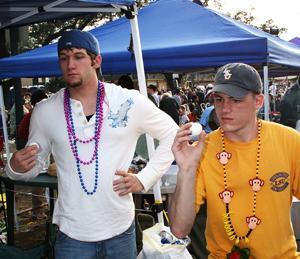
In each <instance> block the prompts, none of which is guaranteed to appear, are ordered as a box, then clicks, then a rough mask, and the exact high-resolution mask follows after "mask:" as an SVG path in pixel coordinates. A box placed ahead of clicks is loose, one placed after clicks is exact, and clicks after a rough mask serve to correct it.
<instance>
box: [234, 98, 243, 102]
mask: <svg viewBox="0 0 300 259" xmlns="http://www.w3.org/2000/svg"><path fill="white" fill-rule="evenodd" d="M241 101H242V100H240V99H233V102H235V103H240V102H241Z"/></svg>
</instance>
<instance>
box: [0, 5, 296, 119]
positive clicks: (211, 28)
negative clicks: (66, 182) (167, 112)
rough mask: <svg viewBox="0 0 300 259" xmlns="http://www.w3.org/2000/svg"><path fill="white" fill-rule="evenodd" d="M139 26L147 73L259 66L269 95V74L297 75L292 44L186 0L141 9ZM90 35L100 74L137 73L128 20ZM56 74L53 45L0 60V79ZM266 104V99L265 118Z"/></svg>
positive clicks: (56, 63)
mask: <svg viewBox="0 0 300 259" xmlns="http://www.w3.org/2000/svg"><path fill="white" fill-rule="evenodd" d="M139 24H140V34H141V43H142V46H143V60H144V64H145V71H147V72H178V71H199V70H201V69H205V70H206V71H211V70H214V69H215V68H216V67H219V66H221V65H223V64H226V63H229V62H244V63H248V64H252V65H254V66H256V67H257V68H259V69H260V68H263V74H264V86H265V92H268V89H267V87H268V73H269V72H268V71H270V73H271V74H272V75H274V76H275V75H278V76H279V75H288V74H296V73H299V71H300V48H299V47H298V46H296V45H295V44H292V43H289V42H286V41H284V40H281V39H280V38H278V37H275V36H272V35H270V34H268V33H265V32H263V31H260V30H258V29H256V28H254V27H252V26H249V25H245V24H243V23H240V22H237V21H235V20H233V19H231V18H229V17H227V16H225V15H222V14H220V13H218V12H215V11H212V10H210V9H207V8H204V7H202V6H200V5H197V4H194V3H192V2H191V1H190V0H160V1H157V2H155V3H153V4H151V5H149V6H148V7H145V8H144V9H142V10H140V12H139ZM91 32H92V33H93V34H94V35H95V36H96V37H97V38H98V39H99V41H100V46H101V51H102V57H103V64H102V71H103V73H104V74H123V73H135V71H136V64H137V65H138V63H135V62H134V59H133V58H132V53H130V52H129V51H128V46H129V45H130V37H129V33H130V24H129V21H128V20H126V19H125V18H121V19H119V20H116V21H113V22H111V23H108V24H106V25H104V26H101V27H98V28H95V29H93V30H91ZM134 54H135V56H136V55H137V54H138V53H136V52H135V53H134ZM57 75H60V71H59V68H58V62H57V55H56V44H52V45H49V46H45V47H43V48H39V49H35V50H32V51H29V52H26V53H22V54H20V55H17V56H14V57H9V58H4V59H0V78H7V77H38V76H57ZM268 102H269V101H268V95H266V98H265V107H266V109H265V110H266V111H265V112H266V113H265V114H266V119H268V114H269V111H268V105H267V104H268Z"/></svg>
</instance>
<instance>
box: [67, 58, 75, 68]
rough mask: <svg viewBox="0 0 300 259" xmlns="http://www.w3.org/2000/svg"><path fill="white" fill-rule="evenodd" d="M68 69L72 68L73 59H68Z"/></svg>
mask: <svg viewBox="0 0 300 259" xmlns="http://www.w3.org/2000/svg"><path fill="white" fill-rule="evenodd" d="M67 65H68V68H69V69H70V68H73V67H74V66H75V61H74V59H73V58H69V59H68V64H67Z"/></svg>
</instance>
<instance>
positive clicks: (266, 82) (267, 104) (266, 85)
mask: <svg viewBox="0 0 300 259" xmlns="http://www.w3.org/2000/svg"><path fill="white" fill-rule="evenodd" d="M268 77H269V75H268V66H267V65H264V95H265V102H264V111H265V120H266V121H269V120H270V117H269V109H270V102H269V79H268Z"/></svg>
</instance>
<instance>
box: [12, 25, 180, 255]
mask: <svg viewBox="0 0 300 259" xmlns="http://www.w3.org/2000/svg"><path fill="white" fill-rule="evenodd" d="M58 56H59V64H60V68H61V71H62V74H63V77H64V79H65V81H66V83H67V85H68V87H67V88H65V89H61V90H60V91H59V92H57V93H56V94H55V95H53V96H52V97H50V98H49V99H48V100H46V101H44V102H42V103H39V104H38V105H37V106H36V107H35V109H34V111H33V113H32V117H31V122H30V134H29V139H28V143H27V146H26V147H25V148H24V149H22V150H19V151H17V152H15V153H14V154H13V156H12V158H11V160H10V161H9V163H8V165H7V168H6V171H7V174H8V176H9V177H10V178H13V179H23V180H26V179H30V178H33V177H35V176H37V175H38V174H39V173H40V171H41V168H42V167H43V161H44V160H45V159H46V157H47V156H48V154H49V153H50V152H51V153H52V154H53V157H54V160H55V161H56V165H57V179H58V193H59V195H58V199H57V201H56V204H55V209H54V215H53V223H55V224H57V225H58V227H59V231H58V234H57V238H56V244H55V258H56V259H68V258H70V259H71V258H72V259H75V258H107V259H113V258H123V259H134V258H136V247H135V226H134V223H133V222H134V203H133V199H132V192H140V191H147V190H148V189H149V188H150V187H151V186H152V185H153V184H154V183H155V182H156V181H157V180H158V179H159V178H160V177H161V176H162V174H163V173H164V172H166V171H167V169H168V167H169V166H170V164H171V162H172V161H173V155H172V153H171V150H170V148H171V145H172V142H173V139H174V136H175V134H176V130H177V126H176V124H175V123H174V122H173V120H172V119H171V118H170V117H169V116H167V115H166V114H165V113H163V112H162V111H160V110H159V109H158V108H157V107H156V106H155V105H154V104H153V103H152V102H151V101H149V100H148V98H147V97H145V96H143V95H141V94H140V93H139V92H138V91H135V90H128V89H123V88H121V87H120V86H117V85H114V84H108V83H104V82H101V81H98V78H97V74H98V71H99V68H100V65H101V55H100V48H99V43H98V41H97V39H96V38H95V37H94V36H93V35H92V34H90V33H88V32H83V31H78V30H72V31H68V32H66V33H65V34H64V35H63V36H62V37H61V38H60V40H59V42H58ZM143 133H149V134H150V135H151V136H152V137H154V138H156V139H158V140H159V142H160V145H159V146H158V148H157V149H156V151H155V153H154V155H153V156H152V158H151V159H150V161H149V162H148V164H147V166H146V167H145V168H144V169H143V170H142V171H141V172H140V173H139V174H137V175H135V174H130V173H127V170H128V168H129V165H130V163H131V160H132V158H133V155H134V150H135V146H136V142H137V139H138V138H139V136H140V135H141V134H143Z"/></svg>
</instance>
